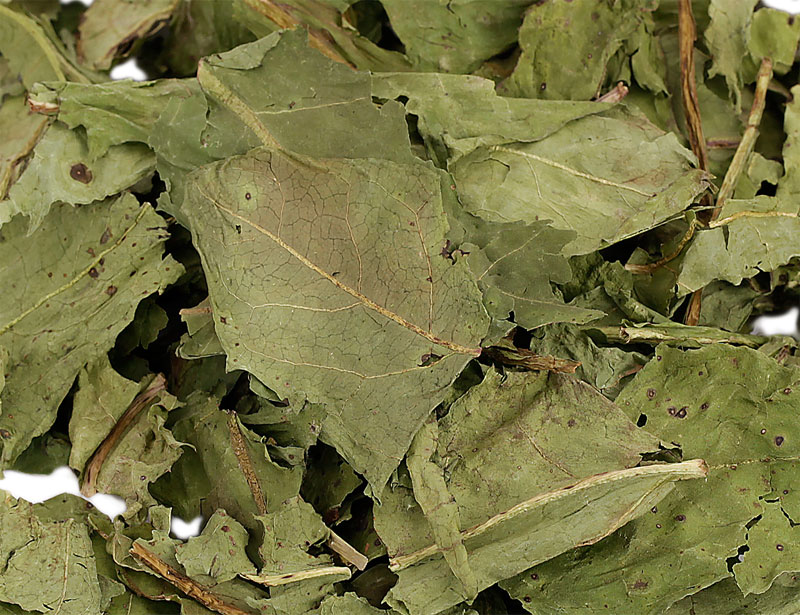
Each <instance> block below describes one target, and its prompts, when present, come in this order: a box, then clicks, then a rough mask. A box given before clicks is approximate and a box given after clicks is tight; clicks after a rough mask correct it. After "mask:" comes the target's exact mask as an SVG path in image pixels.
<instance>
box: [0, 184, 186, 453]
mask: <svg viewBox="0 0 800 615" xmlns="http://www.w3.org/2000/svg"><path fill="white" fill-rule="evenodd" d="M26 231H27V229H26V225H25V221H24V219H23V217H22V216H17V217H15V218H14V219H13V220H12V221H11V222H9V223H6V224H4V225H3V226H2V227H0V234H1V235H2V237H3V240H4V241H2V242H0V262H3V263H4V264H5V268H4V269H2V270H0V286H2V288H3V289H4V294H3V298H2V301H0V323H2V325H0V345H2V346H5V347H6V348H7V349H8V351H9V353H10V354H9V362H8V367H7V372H6V373H7V376H6V386H5V389H4V390H3V392H2V395H1V396H0V399H2V405H3V415H2V416H0V428H2V429H3V430H4V432H8V435H7V437H5V438H4V439H3V441H2V444H3V453H2V462H3V464H4V465H6V464H9V463H11V462H12V461H13V460H14V459H15V458H16V457H17V456H18V455H19V454H20V453H21V452H22V451H23V450H24V449H25V448H26V447H27V446H28V444H29V443H30V441H31V439H32V438H33V437H35V436H37V435H40V434H42V433H44V432H45V431H46V430H47V429H48V428H49V427H50V425H51V424H52V423H53V421H54V420H55V415H56V409H57V408H58V405H59V404H60V403H61V400H62V399H63V398H64V396H65V395H66V394H67V392H68V391H69V388H70V386H71V385H72V382H73V380H74V379H75V377H76V376H77V375H78V373H79V371H80V370H81V368H82V367H83V366H84V364H86V363H87V362H89V361H92V360H96V359H98V358H99V357H101V356H102V355H103V354H105V353H106V352H107V351H108V350H109V349H110V348H111V346H113V344H114V340H115V338H116V336H117V334H118V333H119V332H120V331H121V330H122V329H123V328H124V327H125V325H127V324H128V322H130V321H131V319H132V318H133V315H134V312H135V311H136V306H137V305H138V303H139V301H140V300H141V299H142V298H143V297H145V296H147V295H149V294H151V293H154V292H161V291H163V290H164V288H165V287H166V286H167V285H169V284H170V283H172V282H174V281H175V280H176V279H177V277H178V276H179V275H180V274H181V272H182V267H181V265H180V264H179V263H177V262H176V261H175V260H174V259H172V258H171V257H167V258H163V244H164V241H165V240H166V239H167V235H166V229H165V223H164V220H163V219H162V218H161V217H160V216H158V215H157V214H156V213H155V212H154V211H153V210H152V208H150V207H149V206H147V205H145V206H140V205H139V203H138V202H137V201H136V199H135V198H134V197H133V196H130V195H126V196H123V197H121V198H118V199H115V200H111V201H106V202H101V203H96V204H92V205H88V206H84V207H80V208H74V207H72V206H69V205H60V206H56V207H54V208H53V209H52V211H51V212H50V214H48V216H47V217H46V218H45V219H44V221H43V222H42V224H41V226H40V227H39V228H38V229H37V230H36V231H34V232H33V233H32V234H30V236H27V235H26ZM33 246H36V250H32V249H31V248H32V247H33ZM87 314H92V318H91V319H90V320H87V319H86V315H87ZM34 408H35V409H36V411H35V412H33V410H32V409H34Z"/></svg>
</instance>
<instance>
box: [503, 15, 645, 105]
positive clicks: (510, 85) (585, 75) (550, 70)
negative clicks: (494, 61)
mask: <svg viewBox="0 0 800 615" xmlns="http://www.w3.org/2000/svg"><path fill="white" fill-rule="evenodd" d="M654 4H657V3H649V2H642V1H641V0H622V1H620V2H614V3H607V2H595V1H594V0H577V1H575V2H570V3H566V2H540V3H534V4H532V5H531V6H530V8H529V9H528V10H527V11H526V13H525V20H524V21H523V22H522V27H521V28H520V30H519V45H520V47H521V48H522V54H521V55H520V57H519V60H517V65H516V68H515V69H514V72H513V73H512V75H511V76H510V77H509V78H508V79H507V80H506V81H504V82H503V84H502V89H503V91H504V92H506V93H508V94H510V95H512V96H521V97H525V98H548V99H551V100H589V99H591V98H594V97H596V96H598V95H599V94H600V88H601V86H602V85H603V81H604V79H605V77H606V65H607V64H608V62H609V60H610V59H611V57H612V56H613V55H614V54H615V53H616V52H617V50H618V49H620V48H621V47H622V44H623V42H624V41H625V39H627V38H628V37H630V36H632V35H633V34H634V32H635V31H636V29H637V27H638V25H639V23H640V22H641V21H642V19H643V17H644V15H645V13H646V11H647V10H648V5H649V6H650V7H652V5H654ZM576 31H580V32H581V36H579V37H576V36H575V32H576Z"/></svg>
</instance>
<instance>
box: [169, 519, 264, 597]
mask: <svg viewBox="0 0 800 615" xmlns="http://www.w3.org/2000/svg"><path fill="white" fill-rule="evenodd" d="M248 538H249V537H248V535H247V530H246V529H244V526H243V525H242V524H240V523H239V522H238V521H236V519H234V518H232V517H230V516H228V514H227V513H226V512H225V511H224V510H217V511H215V512H214V514H213V515H212V516H211V518H210V519H209V520H208V522H207V523H206V525H205V527H204V528H203V531H202V532H201V533H200V535H199V536H193V537H192V538H189V540H188V541H187V542H186V543H184V544H182V545H178V546H177V548H176V549H175V558H176V559H177V560H178V561H179V562H180V563H181V565H182V566H183V568H184V570H186V574H188V575H189V576H190V577H192V578H193V579H195V580H197V581H199V582H202V583H204V584H205V585H216V584H217V583H221V582H223V581H230V580H231V579H234V578H236V576H237V575H239V574H254V573H255V571H256V567H255V565H254V564H253V562H251V561H250V559H249V558H248V557H247V554H246V553H245V547H246V546H247V541H248ZM220 554H224V557H222V558H220Z"/></svg>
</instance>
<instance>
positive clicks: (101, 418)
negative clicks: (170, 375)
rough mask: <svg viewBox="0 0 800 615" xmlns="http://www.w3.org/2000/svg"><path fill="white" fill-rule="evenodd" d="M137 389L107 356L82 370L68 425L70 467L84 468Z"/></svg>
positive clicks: (134, 383)
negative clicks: (70, 447)
mask: <svg viewBox="0 0 800 615" xmlns="http://www.w3.org/2000/svg"><path fill="white" fill-rule="evenodd" d="M140 390H141V387H140V386H139V384H138V383H136V382H133V381H131V380H128V379H127V378H125V377H123V376H121V375H120V374H119V373H117V371H116V370H115V369H114V368H113V367H111V364H110V363H109V362H108V357H105V356H103V357H100V358H98V359H97V360H96V361H92V362H91V363H89V364H87V365H86V366H84V367H83V368H81V370H80V373H79V374H78V390H77V391H75V396H74V398H73V402H72V419H71V420H70V422H69V431H70V442H71V443H72V449H71V451H70V455H69V464H70V467H72V468H73V469H75V470H77V471H79V472H80V471H81V470H82V469H83V467H84V465H85V464H86V462H87V461H88V460H89V457H91V455H92V453H93V452H94V451H95V449H97V447H98V446H99V445H100V443H101V442H102V441H103V439H104V438H105V437H106V436H107V435H108V433H109V432H110V431H111V429H112V428H113V427H114V425H115V424H116V422H117V421H118V420H119V418H120V416H122V413H123V412H125V409H126V408H127V407H128V405H129V404H130V403H131V402H132V401H133V398H134V397H136V394H137V393H139V392H140Z"/></svg>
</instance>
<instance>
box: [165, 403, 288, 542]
mask: <svg viewBox="0 0 800 615" xmlns="http://www.w3.org/2000/svg"><path fill="white" fill-rule="evenodd" d="M174 417H175V418H174V425H173V427H172V433H173V436H174V437H175V438H176V439H177V440H179V441H181V442H186V443H188V444H191V445H192V446H193V447H194V449H195V450H196V451H197V453H196V455H187V456H186V457H185V461H186V463H184V464H181V463H179V464H178V465H176V466H175V467H174V468H173V471H172V473H173V477H176V478H178V479H179V482H183V483H185V484H186V485H187V486H188V487H189V488H190V489H191V490H192V495H193V497H194V498H196V500H197V499H199V500H200V502H201V508H202V510H203V511H204V512H205V514H207V515H210V514H211V513H213V511H215V510H217V509H224V510H225V511H227V513H228V514H230V515H231V516H232V517H234V518H235V519H236V520H237V521H238V522H239V523H241V524H242V525H244V526H245V527H246V528H247V529H248V530H249V531H254V530H257V529H258V524H257V523H256V521H255V516H256V515H259V514H261V515H263V514H265V513H266V512H267V511H272V510H275V509H277V508H278V507H279V505H280V503H281V502H283V501H284V500H287V499H289V498H291V497H294V496H296V495H297V494H298V493H299V492H300V481H301V480H302V476H303V466H302V465H297V466H293V467H291V468H284V467H282V466H279V465H278V464H277V463H275V462H274V461H272V459H270V457H269V454H268V453H267V448H266V446H264V443H263V442H262V439H261V438H260V437H258V436H257V435H256V434H254V433H253V432H251V431H250V430H249V429H247V428H246V427H244V426H243V425H242V424H241V422H240V421H239V418H238V417H237V416H236V414H235V413H231V414H229V413H226V412H225V411H223V410H221V409H220V408H219V405H218V402H217V400H215V399H214V398H211V397H207V396H205V395H203V394H202V393H197V394H195V395H193V396H190V397H189V399H188V400H187V401H186V406H185V407H184V408H180V409H178V410H176V411H174ZM181 477H183V478H182V479H181ZM196 500H195V501H196Z"/></svg>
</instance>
